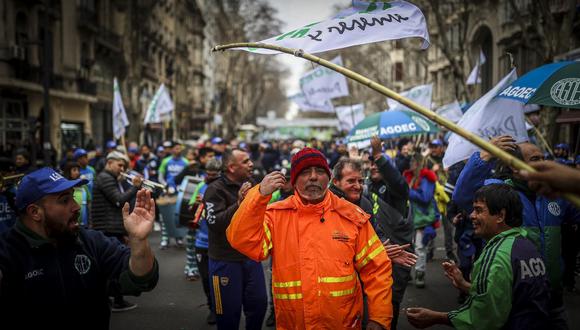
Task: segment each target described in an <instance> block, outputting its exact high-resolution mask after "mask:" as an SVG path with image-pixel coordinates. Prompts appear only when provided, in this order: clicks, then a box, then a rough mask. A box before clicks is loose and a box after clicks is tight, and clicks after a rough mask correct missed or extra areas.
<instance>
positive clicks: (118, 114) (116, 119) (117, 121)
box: [113, 78, 129, 139]
mask: <svg viewBox="0 0 580 330" xmlns="http://www.w3.org/2000/svg"><path fill="white" fill-rule="evenodd" d="M127 126H129V119H127V113H126V112H125V106H124V105H123V98H122V97H121V89H120V88H119V83H118V82H117V78H114V79H113V135H114V136H115V139H119V138H120V137H121V136H123V135H125V127H127Z"/></svg>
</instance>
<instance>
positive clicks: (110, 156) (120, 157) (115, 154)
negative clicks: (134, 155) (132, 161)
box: [107, 151, 129, 163]
mask: <svg viewBox="0 0 580 330" xmlns="http://www.w3.org/2000/svg"><path fill="white" fill-rule="evenodd" d="M109 159H116V160H124V161H125V162H127V163H128V162H129V158H128V157H127V155H125V154H124V153H122V152H119V151H111V152H109V153H108V154H107V160H109Z"/></svg>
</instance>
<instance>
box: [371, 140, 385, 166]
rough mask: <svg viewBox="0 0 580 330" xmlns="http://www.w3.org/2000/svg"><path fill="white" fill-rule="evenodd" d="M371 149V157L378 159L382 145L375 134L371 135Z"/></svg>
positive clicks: (381, 151) (381, 152)
mask: <svg viewBox="0 0 580 330" xmlns="http://www.w3.org/2000/svg"><path fill="white" fill-rule="evenodd" d="M371 149H372V156H373V159H374V160H378V159H379V158H380V157H381V156H382V154H383V146H382V143H381V139H379V137H378V136H376V135H373V137H371Z"/></svg>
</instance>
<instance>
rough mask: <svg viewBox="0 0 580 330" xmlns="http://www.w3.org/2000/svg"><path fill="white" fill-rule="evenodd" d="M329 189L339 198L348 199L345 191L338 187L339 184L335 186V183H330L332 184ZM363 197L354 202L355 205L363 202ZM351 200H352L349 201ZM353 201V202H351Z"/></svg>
mask: <svg viewBox="0 0 580 330" xmlns="http://www.w3.org/2000/svg"><path fill="white" fill-rule="evenodd" d="M328 189H329V190H330V191H332V192H333V193H334V194H335V195H336V196H337V197H338V198H342V199H344V200H348V199H346V194H345V193H344V191H342V190H341V189H340V188H338V187H337V186H335V185H334V184H332V183H331V184H330V186H329V187H328ZM361 199H362V196H361V198H359V199H358V201H356V202H355V203H353V204H354V205H357V206H360V204H361ZM349 202H350V201H349ZM351 203H352V202H351Z"/></svg>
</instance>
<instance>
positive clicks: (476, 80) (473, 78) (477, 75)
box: [466, 50, 486, 85]
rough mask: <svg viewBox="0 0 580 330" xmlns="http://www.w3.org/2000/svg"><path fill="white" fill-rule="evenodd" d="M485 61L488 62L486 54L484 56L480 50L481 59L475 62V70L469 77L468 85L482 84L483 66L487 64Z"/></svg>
mask: <svg viewBox="0 0 580 330" xmlns="http://www.w3.org/2000/svg"><path fill="white" fill-rule="evenodd" d="M485 60H486V58H485V54H483V51H482V50H480V51H479V58H478V59H477V61H476V62H475V66H474V67H473V70H471V72H470V73H469V77H467V81H466V84H467V85H475V84H481V66H482V65H483V64H485Z"/></svg>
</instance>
